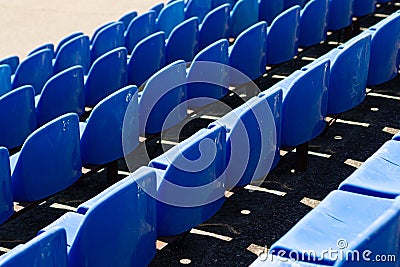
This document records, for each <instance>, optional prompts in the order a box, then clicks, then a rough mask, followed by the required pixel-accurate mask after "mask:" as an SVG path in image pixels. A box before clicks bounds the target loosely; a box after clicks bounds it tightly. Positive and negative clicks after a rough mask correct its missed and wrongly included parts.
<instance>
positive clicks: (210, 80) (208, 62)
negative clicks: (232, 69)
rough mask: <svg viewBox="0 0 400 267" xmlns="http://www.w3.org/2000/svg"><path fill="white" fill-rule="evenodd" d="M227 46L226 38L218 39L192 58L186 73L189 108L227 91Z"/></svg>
mask: <svg viewBox="0 0 400 267" xmlns="http://www.w3.org/2000/svg"><path fill="white" fill-rule="evenodd" d="M228 47H229V43H228V41H227V40H226V39H223V40H219V41H217V42H215V43H213V44H211V45H210V46H208V47H206V48H205V49H203V50H202V51H200V52H199V53H198V54H197V55H196V57H195V58H194V60H193V62H192V65H191V66H190V69H189V71H188V74H187V83H188V84H187V99H188V100H190V101H189V102H188V106H189V108H199V107H202V106H205V105H208V104H210V103H212V102H214V101H215V100H218V99H221V98H222V97H224V96H225V95H226V94H227V93H228V91H229V56H228ZM205 98H207V99H205Z"/></svg>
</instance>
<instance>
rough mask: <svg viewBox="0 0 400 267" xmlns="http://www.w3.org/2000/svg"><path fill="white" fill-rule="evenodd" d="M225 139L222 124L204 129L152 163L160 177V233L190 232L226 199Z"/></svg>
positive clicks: (166, 234)
mask: <svg viewBox="0 0 400 267" xmlns="http://www.w3.org/2000/svg"><path fill="white" fill-rule="evenodd" d="M225 140H226V132H225V129H224V128H223V127H221V126H215V127H213V128H212V129H201V130H200V131H198V132H197V133H195V134H194V135H192V136H191V137H190V138H188V139H186V140H185V141H183V142H182V143H180V144H178V145H176V146H175V147H173V148H171V149H170V150H168V151H167V152H166V153H164V154H163V155H161V156H159V157H157V158H155V159H153V160H152V161H151V162H150V163H149V166H150V167H153V168H155V169H156V172H157V176H158V180H159V182H158V186H157V235H158V236H171V235H177V234H180V233H183V232H185V231H188V230H190V229H191V228H193V227H195V226H197V225H199V224H201V223H203V222H205V221H206V220H208V219H209V218H210V217H211V216H213V215H214V214H215V213H216V212H217V211H218V210H219V209H220V207H221V206H222V204H223V203H224V199H225V197H224V192H225V185H224V182H225V174H224V170H225V153H226V141H225ZM201 143H202V144H201ZM205 151H208V152H210V154H208V155H209V156H207V155H205V154H207V152H205ZM211 151H212V152H211ZM203 152H204V153H203ZM211 154H212V157H210V156H211ZM203 186H204V187H203ZM171 193H172V194H171Z"/></svg>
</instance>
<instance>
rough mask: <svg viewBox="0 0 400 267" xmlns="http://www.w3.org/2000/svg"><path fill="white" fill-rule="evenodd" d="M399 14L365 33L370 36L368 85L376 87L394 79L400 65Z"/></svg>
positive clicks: (393, 15)
mask: <svg viewBox="0 0 400 267" xmlns="http://www.w3.org/2000/svg"><path fill="white" fill-rule="evenodd" d="M399 31H400V12H398V11H397V12H396V13H394V14H392V15H391V16H389V17H387V18H386V19H384V20H382V21H381V22H379V23H378V24H376V25H375V26H373V27H371V28H370V29H368V30H367V31H366V32H368V33H370V34H371V35H372V43H371V59H370V68H369V72H368V85H377V84H381V83H384V82H386V81H389V80H390V79H392V78H394V77H395V76H396V75H397V72H398V71H399V65H400V35H399V34H393V33H394V32H399Z"/></svg>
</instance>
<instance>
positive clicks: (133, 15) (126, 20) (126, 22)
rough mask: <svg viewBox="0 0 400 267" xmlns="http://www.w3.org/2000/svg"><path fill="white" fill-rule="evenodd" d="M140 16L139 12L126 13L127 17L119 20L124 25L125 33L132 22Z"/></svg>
mask: <svg viewBox="0 0 400 267" xmlns="http://www.w3.org/2000/svg"><path fill="white" fill-rule="evenodd" d="M137 15H138V13H137V11H131V12H128V13H126V14H125V15H123V16H122V17H120V18H119V19H118V21H120V22H122V23H124V31H126V29H127V28H128V26H129V24H130V23H131V21H132V20H133V19H134V18H136V17H137Z"/></svg>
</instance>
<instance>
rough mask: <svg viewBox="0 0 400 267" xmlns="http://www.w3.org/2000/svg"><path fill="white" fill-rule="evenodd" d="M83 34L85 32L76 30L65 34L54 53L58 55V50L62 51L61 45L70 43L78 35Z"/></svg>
mask: <svg viewBox="0 0 400 267" xmlns="http://www.w3.org/2000/svg"><path fill="white" fill-rule="evenodd" d="M80 35H83V32H74V33H71V34H70V35H67V36H65V37H64V38H63V39H61V41H60V42H59V43H58V45H57V48H56V50H55V51H54V55H57V54H58V52H59V51H60V49H61V47H63V45H64V44H66V43H68V42H69V41H71V40H72V39H75V38H76V37H78V36H80Z"/></svg>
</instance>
